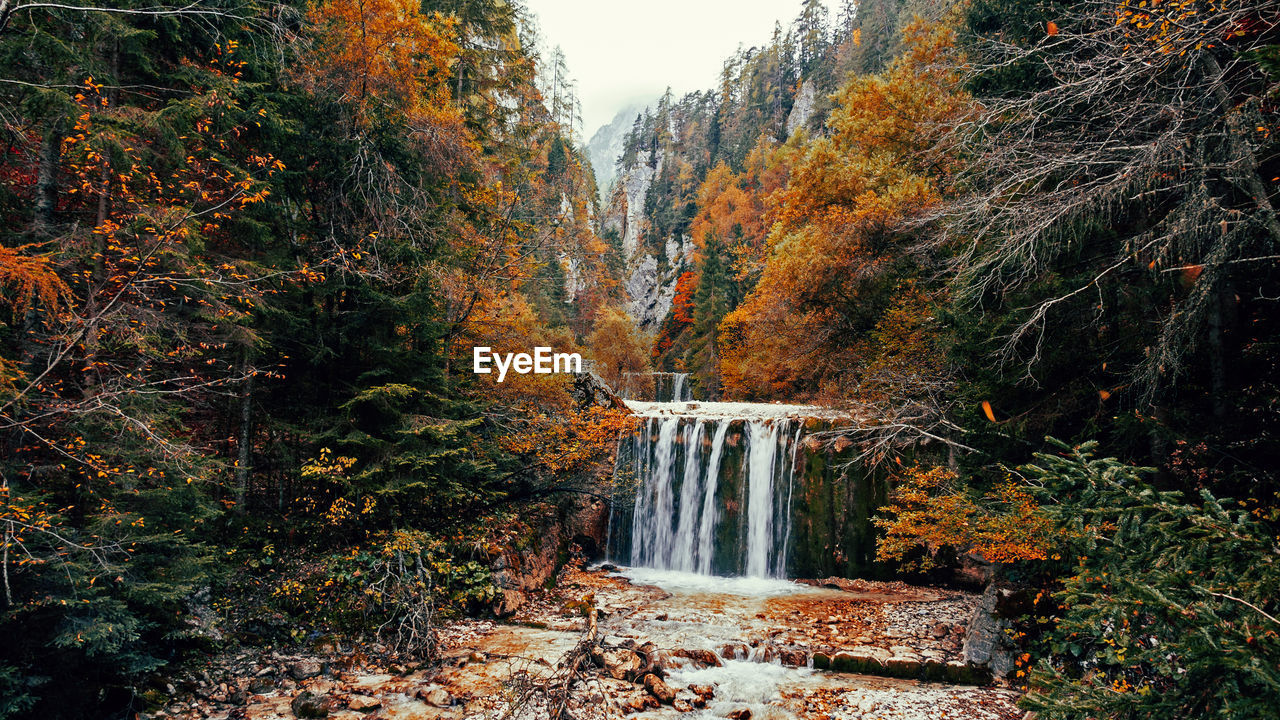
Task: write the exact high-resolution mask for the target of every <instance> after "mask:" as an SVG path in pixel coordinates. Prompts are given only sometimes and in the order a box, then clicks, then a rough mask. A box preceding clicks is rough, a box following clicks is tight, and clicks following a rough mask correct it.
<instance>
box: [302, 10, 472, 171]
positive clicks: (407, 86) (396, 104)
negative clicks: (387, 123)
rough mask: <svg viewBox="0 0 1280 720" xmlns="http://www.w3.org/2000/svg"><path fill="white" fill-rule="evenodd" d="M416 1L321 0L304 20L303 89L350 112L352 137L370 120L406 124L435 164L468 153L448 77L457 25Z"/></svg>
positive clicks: (454, 58) (455, 53) (455, 51)
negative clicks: (308, 34) (309, 35)
mask: <svg viewBox="0 0 1280 720" xmlns="http://www.w3.org/2000/svg"><path fill="white" fill-rule="evenodd" d="M419 8H420V4H419V3H418V2H416V0H329V1H328V2H324V3H322V4H319V5H317V6H316V7H315V8H313V9H312V11H311V13H310V14H309V16H308V18H309V20H310V21H311V22H312V23H313V24H314V25H315V26H316V28H317V30H316V33H315V34H316V39H315V43H314V46H313V52H312V54H311V55H310V57H309V58H308V61H307V62H306V63H305V64H304V66H303V67H302V68H300V72H299V78H300V80H301V81H302V82H303V83H305V84H315V85H320V86H322V87H324V88H325V89H326V90H328V91H329V92H331V93H333V94H334V95H336V96H338V97H340V98H341V99H342V101H343V102H345V103H346V104H347V105H348V107H350V108H351V111H352V124H353V126H354V127H353V134H356V133H359V132H361V131H363V130H365V129H367V128H368V127H369V126H370V125H371V124H372V123H374V122H375V121H377V120H380V119H381V120H387V119H392V120H395V121H397V122H403V123H405V124H406V125H408V126H409V127H410V129H411V131H412V133H413V137H414V138H415V139H417V140H419V141H421V142H423V143H424V147H425V148H426V149H427V150H428V151H429V152H432V153H434V154H438V155H439V156H440V157H441V159H447V158H449V157H451V156H453V155H455V154H456V152H457V151H458V150H459V149H462V148H474V145H473V143H472V142H471V140H470V138H469V137H468V134H467V132H466V129H465V127H464V126H463V117H462V113H461V112H460V111H459V110H458V109H457V107H456V105H455V104H454V103H453V102H452V97H451V94H450V83H449V78H450V76H451V68H452V67H453V66H454V64H455V63H456V62H457V58H458V54H459V47H458V45H457V43H456V42H455V41H454V36H455V34H456V30H457V21H456V20H455V19H453V18H451V17H446V16H444V15H442V14H440V13H439V12H431V13H424V12H421V11H420V9H419Z"/></svg>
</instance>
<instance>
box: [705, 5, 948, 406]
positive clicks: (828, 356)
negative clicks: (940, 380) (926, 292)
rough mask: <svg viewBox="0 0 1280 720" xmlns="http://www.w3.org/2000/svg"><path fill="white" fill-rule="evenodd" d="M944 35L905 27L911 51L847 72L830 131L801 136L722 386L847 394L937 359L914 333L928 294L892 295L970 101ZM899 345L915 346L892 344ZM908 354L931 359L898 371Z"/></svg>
mask: <svg viewBox="0 0 1280 720" xmlns="http://www.w3.org/2000/svg"><path fill="white" fill-rule="evenodd" d="M953 35H954V34H953V33H952V32H950V31H949V30H945V29H929V28H927V27H926V26H924V25H923V24H919V23H917V24H915V25H912V26H911V27H909V28H908V29H907V30H906V31H905V41H906V44H907V51H906V52H905V53H904V54H903V55H902V56H901V57H899V58H898V59H897V60H896V61H895V62H894V64H893V65H892V66H891V67H890V68H889V69H888V70H887V71H886V72H885V73H884V74H883V75H881V76H865V77H855V78H853V79H852V80H851V81H850V82H849V83H848V84H847V85H846V86H845V87H844V88H843V89H841V91H840V92H839V93H837V94H836V95H835V96H834V97H835V100H836V103H837V105H836V108H835V109H834V110H833V111H832V114H831V119H830V121H829V123H828V125H829V127H830V129H831V131H832V132H831V136H830V137H828V138H822V139H819V140H817V141H814V142H812V143H810V144H809V145H808V147H807V148H806V149H805V152H804V154H803V156H802V157H801V158H799V159H798V160H797V161H796V162H795V164H794V167H792V168H791V170H790V172H789V174H788V176H787V186H786V188H785V189H784V190H781V191H779V192H777V193H775V194H774V196H773V199H772V200H771V202H772V203H774V204H775V207H774V209H773V210H772V211H771V212H770V215H769V216H770V217H771V218H772V219H773V220H774V222H772V224H771V227H770V233H769V237H768V246H767V250H768V255H767V260H766V261H765V264H764V267H763V272H762V274H761V276H760V280H759V283H758V284H757V285H756V287H755V289H754V291H753V292H752V293H751V294H750V295H749V296H748V298H747V299H746V301H745V302H743V304H742V305H740V306H739V307H738V308H736V309H735V310H734V311H733V312H731V313H730V314H729V315H728V316H727V317H726V318H725V320H724V322H723V323H722V324H721V327H720V348H721V376H722V377H721V380H722V382H723V385H724V387H725V389H726V392H727V393H728V394H729V395H730V396H734V397H743V398H769V397H771V396H778V395H791V396H795V395H798V394H801V393H803V392H805V391H808V392H810V393H816V392H823V393H835V394H847V393H851V392H854V391H856V390H857V389H858V387H857V386H858V385H859V384H860V383H861V382H862V380H863V379H864V377H865V376H866V375H867V373H868V370H869V371H870V372H871V373H872V374H877V373H879V374H882V375H883V374H884V373H882V372H881V370H884V371H891V374H897V375H911V374H915V375H917V376H918V375H921V374H923V373H926V372H929V371H931V370H932V369H933V367H932V365H930V364H929V363H931V362H932V361H933V360H935V359H936V357H937V354H936V353H935V352H933V350H932V345H933V343H932V340H931V339H930V338H927V337H919V338H915V337H912V333H924V334H926V335H928V334H931V333H933V332H934V330H933V329H932V327H931V325H930V324H929V323H927V322H925V319H926V318H927V317H928V308H927V304H926V303H923V302H917V300H918V296H913V297H912V298H902V299H899V300H897V301H894V300H892V294H893V293H894V292H895V291H898V290H900V288H901V287H906V286H909V285H910V279H909V278H910V272H911V271H910V267H909V262H910V261H909V260H908V258H909V257H910V253H909V252H908V248H907V245H908V244H909V243H910V242H912V241H913V237H912V234H911V233H910V232H909V228H910V224H911V222H913V221H914V220H915V219H916V218H918V217H920V216H921V215H922V214H923V213H924V212H925V211H927V210H928V209H929V208H931V207H933V206H934V205H935V204H936V203H937V202H938V201H939V200H940V198H941V193H942V189H943V188H944V187H945V185H946V180H947V178H948V177H949V176H950V173H951V172H952V171H953V169H954V167H955V160H954V158H953V157H952V153H950V152H949V151H948V150H947V148H945V147H940V143H939V140H940V138H941V137H943V133H944V132H945V130H946V129H947V128H948V127H951V126H953V124H954V123H955V122H956V121H957V120H958V119H960V118H962V117H963V116H964V114H965V113H966V112H967V111H968V109H969V104H968V101H967V97H966V96H965V95H964V94H963V92H961V90H960V77H959V75H958V74H957V72H956V71H955V70H954V65H953V64H952V65H948V64H947V63H944V62H943V60H945V59H946V57H945V56H946V53H948V52H949V51H950V48H951V46H952V43H953V40H954V37H953ZM948 68H950V69H948ZM904 280H905V283H906V284H905V285H904ZM895 306H896V307H899V308H900V309H902V312H899V313H898V314H897V315H896V316H894V317H891V318H888V319H887V323H888V324H887V325H884V326H883V327H881V326H880V322H881V320H880V318H878V317H876V316H875V314H874V311H871V310H870V309H872V308H890V307H895ZM907 308H910V311H909V312H907ZM912 314H914V316H912ZM904 341H905V342H908V343H909V344H910V345H911V347H912V350H911V351H910V352H899V351H895V350H893V348H892V346H893V345H895V344H898V343H901V342H904ZM882 350H883V351H887V352H888V354H887V355H885V356H883V357H882V358H880V359H877V358H878V357H880V355H879V354H880V353H881V351H882ZM908 358H911V359H916V360H922V361H926V366H922V367H920V368H917V369H916V370H915V371H912V370H910V369H909V368H904V367H903V363H904V361H905V360H907V359H908ZM850 368H853V369H854V371H853V372H850Z"/></svg>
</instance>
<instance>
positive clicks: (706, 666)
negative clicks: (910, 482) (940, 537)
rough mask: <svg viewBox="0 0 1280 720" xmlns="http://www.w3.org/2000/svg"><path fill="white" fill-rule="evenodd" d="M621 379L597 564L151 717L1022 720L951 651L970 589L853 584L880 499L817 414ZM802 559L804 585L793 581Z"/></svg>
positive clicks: (256, 666)
mask: <svg viewBox="0 0 1280 720" xmlns="http://www.w3.org/2000/svg"><path fill="white" fill-rule="evenodd" d="M629 382H630V385H631V390H630V392H629V395H630V397H631V399H628V400H627V403H628V405H629V406H630V407H631V409H632V411H633V412H634V413H635V414H636V415H637V422H636V423H635V425H634V427H633V429H632V431H631V432H630V434H628V435H624V436H623V437H622V438H621V439H620V441H619V451H618V459H617V464H616V471H615V483H614V484H615V488H616V489H615V494H614V497H613V502H612V503H611V509H610V516H609V521H608V533H607V542H606V543H605V548H604V550H605V554H606V560H605V561H601V562H598V563H596V564H594V565H592V566H590V567H583V566H582V565H580V564H579V565H575V564H570V565H567V566H565V567H564V568H563V569H562V570H561V571H560V573H559V575H558V576H557V577H556V578H555V582H554V583H551V584H549V586H547V587H544V588H541V589H534V590H532V591H530V592H528V593H527V599H526V600H525V602H524V603H523V604H522V605H520V606H519V607H518V608H517V609H516V611H515V613H514V615H512V616H510V617H507V618H504V619H503V620H502V621H476V620H463V621H458V622H453V623H448V624H445V625H443V626H441V627H440V628H439V631H438V642H439V649H440V651H441V654H442V656H443V659H442V661H441V663H440V664H439V665H437V666H432V667H425V666H417V665H415V664H413V663H406V664H404V665H399V664H395V663H391V664H390V665H379V664H378V662H377V661H375V660H372V659H370V658H368V657H363V656H362V654H361V653H360V652H359V651H357V650H355V649H351V648H346V649H344V648H340V647H328V648H325V649H324V650H323V652H325V653H328V655H327V656H321V655H319V654H318V653H319V652H320V651H319V649H317V652H313V653H310V654H297V655H280V654H272V655H270V656H269V657H265V658H258V659H256V660H249V659H248V658H244V657H241V658H236V659H235V662H237V663H239V665H235V666H234V668H227V669H228V670H230V671H231V672H232V673H238V674H239V678H238V679H234V680H232V681H231V682H230V683H222V684H221V685H218V684H217V682H216V681H214V680H208V678H207V676H206V684H208V685H209V686H215V685H216V686H217V687H218V688H220V693H221V694H216V695H215V694H209V695H206V697H222V696H224V695H225V696H226V697H227V698H228V700H230V699H232V698H233V696H235V697H239V696H242V697H243V698H244V700H243V705H242V707H237V708H235V709H233V710H228V711H226V712H203V710H202V709H203V708H204V707H205V704H204V703H202V702H199V701H192V702H191V703H189V704H188V703H183V702H175V703H174V704H172V705H171V706H170V707H169V708H167V709H166V710H165V711H164V712H161V713H159V714H157V715H156V716H155V717H191V718H195V717H201V718H204V717H217V718H227V719H228V720H231V719H232V718H234V719H235V720H239V719H240V718H244V719H245V720H289V719H290V718H295V717H303V716H307V715H306V712H304V710H305V708H303V709H300V708H299V706H298V701H299V698H300V697H303V696H307V697H312V696H314V697H315V698H319V699H320V700H319V702H322V703H324V704H325V710H324V712H323V713H322V714H319V715H311V716H314V717H326V716H327V717H329V718H336V719H338V720H358V719H360V718H366V719H369V720H373V719H374V718H377V719H378V720H397V719H404V720H417V719H419V718H451V719H457V720H462V719H464V718H465V719H468V720H471V719H474V720H482V719H483V720H489V719H493V720H497V719H499V718H502V719H503V720H506V719H508V718H511V719H514V718H529V719H534V718H545V717H553V716H555V708H556V707H559V709H560V710H561V711H562V713H561V714H560V715H559V717H560V718H562V719H567V718H573V719H575V720H588V719H591V720H595V719H600V720H605V719H609V720H613V719H615V718H624V717H636V718H675V717H681V718H691V719H693V718H699V719H701V718H730V719H732V720H751V719H757V720H769V719H775V718H776V719H781V718H835V719H837V720H846V719H847V720H853V719H855V718H859V719H865V720H924V719H932V718H951V719H972V720H1019V719H1021V718H1022V717H1023V713H1022V712H1021V711H1020V710H1018V709H1017V707H1016V704H1015V702H1016V699H1017V694H1016V693H1015V692H1013V691H1011V690H1008V689H1005V688H1003V687H999V686H997V685H993V684H992V683H991V682H990V679H991V678H990V675H989V673H988V672H987V670H986V668H985V667H982V666H976V665H973V664H970V663H967V662H966V661H965V657H966V655H965V647H966V642H967V640H968V639H969V636H970V629H971V628H972V627H973V625H972V622H973V618H975V617H977V613H976V611H977V610H978V608H979V604H980V602H981V597H980V596H979V595H978V594H976V593H973V592H967V591H962V590H957V589H951V588H936V587H919V586H912V585H908V584H906V583H903V582H901V581H886V580H867V579H852V580H851V579H847V578H848V577H851V576H854V577H856V575H857V573H856V572H850V571H849V570H850V569H852V570H856V569H857V567H859V566H858V565H857V564H856V563H857V562H859V560H858V559H859V558H866V557H868V553H869V552H871V548H869V547H866V546H865V545H866V542H867V539H868V538H872V537H873V531H872V530H871V528H870V515H869V511H868V510H867V508H871V507H876V506H878V505H876V503H877V502H878V497H879V496H876V495H875V485H874V484H873V483H871V482H870V481H867V482H862V483H856V482H843V481H842V483H841V484H840V485H839V487H840V488H843V489H842V490H841V493H836V492H834V488H836V487H837V484H836V483H834V482H833V481H832V477H833V473H832V470H831V468H832V466H833V462H832V461H831V457H830V455H829V454H824V453H827V451H826V450H825V449H823V448H821V447H818V446H816V445H815V444H812V443H808V442H806V439H805V436H806V433H807V432H809V431H811V430H813V429H814V428H822V427H825V425H824V423H827V422H829V421H831V420H832V419H833V418H834V416H833V414H832V413H831V412H829V411H826V410H824V409H822V408H816V407H810V406H801V405H766V404H747V403H705V402H694V401H691V400H688V388H689V384H688V379H687V378H686V377H684V376H680V375H678V374H672V373H665V374H660V375H657V376H655V377H653V378H638V377H633V378H630V379H629ZM646 392H648V393H649V394H648V395H646ZM846 467H847V465H846ZM823 542H825V545H823V544H822V543H823ZM831 556H840V557H839V558H838V559H839V562H841V563H844V564H843V565H833V564H832V563H834V562H835V560H832V559H831ZM824 563H825V564H824ZM831 567H836V568H837V569H839V570H842V571H841V572H829V573H822V570H824V569H827V568H831ZM806 575H807V576H808V577H812V578H820V579H811V580H803V581H797V580H793V579H791V578H794V577H797V576H801V577H804V576H806ZM592 618H594V621H595V624H594V625H593V624H592ZM584 638H586V639H587V641H584ZM584 642H586V643H587V644H585V645H584V644H583V643H584ZM587 647H590V648H591V650H590V652H589V653H588V652H586V650H584V648H587ZM588 656H589V657H588ZM250 677H251V678H253V680H252V681H249V680H248V678H250ZM236 688H239V689H238V690H237V689H236ZM556 688H560V689H559V690H557V689H556ZM564 688H568V690H567V691H565V690H564ZM197 694H198V693H197ZM230 704H234V703H230ZM216 707H225V705H221V706H216Z"/></svg>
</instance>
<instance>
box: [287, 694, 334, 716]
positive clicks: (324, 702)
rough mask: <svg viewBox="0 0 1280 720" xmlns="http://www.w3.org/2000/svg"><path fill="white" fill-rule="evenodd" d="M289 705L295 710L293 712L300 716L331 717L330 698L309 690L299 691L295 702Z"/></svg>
mask: <svg viewBox="0 0 1280 720" xmlns="http://www.w3.org/2000/svg"><path fill="white" fill-rule="evenodd" d="M289 707H290V708H291V709H292V710H293V714H294V715H296V716H297V717H300V718H325V717H329V710H330V707H329V698H327V697H325V696H323V695H316V694H315V693H313V692H311V691H308V690H304V691H303V692H301V693H299V694H298V696H297V697H296V698H294V699H293V702H291V703H289Z"/></svg>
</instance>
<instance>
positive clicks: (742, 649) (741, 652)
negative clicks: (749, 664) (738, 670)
mask: <svg viewBox="0 0 1280 720" xmlns="http://www.w3.org/2000/svg"><path fill="white" fill-rule="evenodd" d="M748 654H749V652H748V650H747V646H746V645H743V644H742V643H726V644H724V645H721V646H720V657H722V658H724V659H725V660H746V659H747V656H748Z"/></svg>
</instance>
